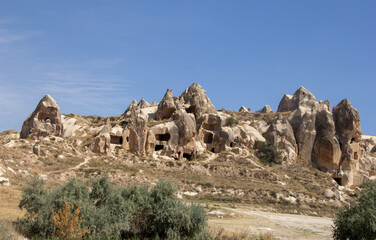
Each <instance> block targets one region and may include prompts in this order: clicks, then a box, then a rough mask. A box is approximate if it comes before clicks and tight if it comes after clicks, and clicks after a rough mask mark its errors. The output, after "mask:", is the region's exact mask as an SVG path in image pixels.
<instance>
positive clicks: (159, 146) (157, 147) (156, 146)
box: [154, 145, 164, 151]
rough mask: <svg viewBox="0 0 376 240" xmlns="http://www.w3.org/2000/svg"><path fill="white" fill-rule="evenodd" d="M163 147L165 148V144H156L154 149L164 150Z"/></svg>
mask: <svg viewBox="0 0 376 240" xmlns="http://www.w3.org/2000/svg"><path fill="white" fill-rule="evenodd" d="M163 148H164V146H163V145H155V147H154V150H155V151H161V150H163Z"/></svg>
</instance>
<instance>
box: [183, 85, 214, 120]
mask: <svg viewBox="0 0 376 240" xmlns="http://www.w3.org/2000/svg"><path fill="white" fill-rule="evenodd" d="M178 105H179V106H178V107H180V108H184V109H185V110H186V112H187V113H193V115H194V116H195V118H196V119H199V118H200V117H201V116H202V115H203V114H205V113H216V112H217V110H216V109H215V107H214V105H213V104H212V103H211V101H210V99H209V98H208V96H207V95H206V92H205V90H204V89H203V88H202V87H201V86H200V85H198V84H197V83H193V84H192V85H191V86H190V87H189V88H187V89H185V90H184V92H183V93H182V94H181V95H180V97H179V104H178Z"/></svg>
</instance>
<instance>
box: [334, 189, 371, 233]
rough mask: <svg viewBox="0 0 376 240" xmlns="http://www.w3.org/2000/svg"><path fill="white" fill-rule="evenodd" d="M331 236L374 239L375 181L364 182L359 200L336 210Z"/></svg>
mask: <svg viewBox="0 0 376 240" xmlns="http://www.w3.org/2000/svg"><path fill="white" fill-rule="evenodd" d="M333 238H334V239H336V240H346V239H359V240H360V239H376V183H368V184H366V185H365V186H364V187H363V191H362V196H361V197H360V198H359V202H358V203H356V202H353V203H351V204H350V206H349V207H345V208H342V209H341V210H340V211H339V212H338V214H337V216H336V218H335V220H334V227H333Z"/></svg>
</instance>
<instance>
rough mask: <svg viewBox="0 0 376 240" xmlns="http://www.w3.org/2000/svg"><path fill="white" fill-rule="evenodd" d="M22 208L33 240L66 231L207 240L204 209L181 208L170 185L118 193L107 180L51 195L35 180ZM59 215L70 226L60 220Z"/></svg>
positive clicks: (22, 222)
mask: <svg viewBox="0 0 376 240" xmlns="http://www.w3.org/2000/svg"><path fill="white" fill-rule="evenodd" d="M19 206H20V208H21V209H25V210H26V212H27V214H26V216H25V217H24V218H23V219H21V220H20V221H19V226H20V228H21V229H22V230H23V232H24V233H25V235H26V236H28V237H30V238H33V237H41V238H50V237H52V236H54V235H57V236H60V237H61V236H63V235H64V234H65V235H67V231H65V232H64V234H62V231H61V229H62V228H63V229H66V228H69V229H71V228H72V229H75V231H74V232H75V233H77V234H78V235H79V234H81V235H82V234H86V233H87V236H88V238H95V239H106V238H111V239H118V238H152V239H154V238H159V239H206V238H208V237H207V233H206V231H205V228H206V222H207V217H206V214H205V211H204V209H203V208H202V207H201V206H199V205H195V204H190V205H186V204H183V203H182V202H181V201H180V200H179V199H178V198H177V197H176V188H175V187H174V186H173V185H172V184H171V183H170V182H164V181H159V182H158V183H157V184H156V185H155V186H154V187H153V188H151V189H149V188H148V187H147V186H139V185H135V186H131V187H128V188H118V187H116V186H114V185H113V184H112V183H111V182H110V181H109V179H108V177H107V176H104V177H102V178H96V179H94V180H91V181H88V182H83V181H80V180H77V179H70V180H69V181H68V182H67V183H66V184H65V185H64V186H63V187H61V188H57V189H54V190H50V189H46V187H45V185H44V182H43V180H40V179H37V178H33V179H32V180H31V181H30V182H29V184H28V187H27V188H26V189H25V190H24V192H23V196H22V200H21V202H20V205H19ZM57 214H59V215H60V216H64V219H66V220H67V221H63V222H65V223H61V221H57V220H58V219H57ZM71 220H72V221H71ZM69 221H70V222H69ZM56 223H60V224H56ZM72 226H73V227H72ZM69 236H72V235H69ZM76 236H77V235H76Z"/></svg>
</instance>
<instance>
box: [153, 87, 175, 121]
mask: <svg viewBox="0 0 376 240" xmlns="http://www.w3.org/2000/svg"><path fill="white" fill-rule="evenodd" d="M175 111H176V106H175V101H174V98H173V95H172V90H171V89H167V91H166V93H165V95H164V97H163V99H162V101H160V103H159V104H158V110H157V112H156V115H155V117H156V119H157V120H162V119H168V118H170V117H171V116H172V114H173V113H174V112H175Z"/></svg>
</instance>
